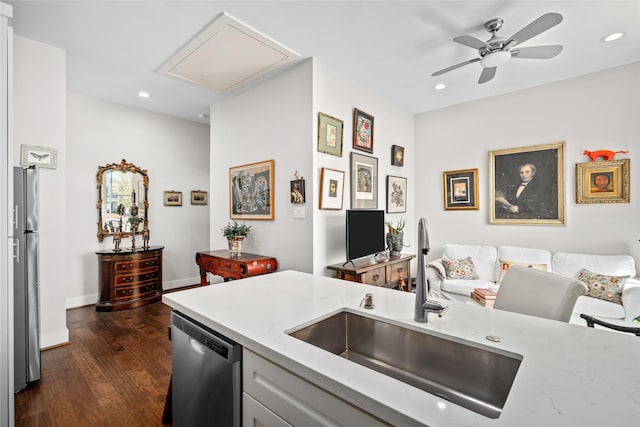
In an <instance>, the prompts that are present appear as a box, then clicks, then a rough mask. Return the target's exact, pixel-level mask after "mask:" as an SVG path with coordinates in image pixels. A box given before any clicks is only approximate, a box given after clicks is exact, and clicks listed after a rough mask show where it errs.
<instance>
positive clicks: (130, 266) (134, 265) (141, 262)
mask: <svg viewBox="0 0 640 427" xmlns="http://www.w3.org/2000/svg"><path fill="white" fill-rule="evenodd" d="M150 267H158V258H157V257H153V258H146V259H137V260H131V261H118V262H116V263H115V267H114V268H115V270H116V271H132V270H140V269H143V268H150Z"/></svg>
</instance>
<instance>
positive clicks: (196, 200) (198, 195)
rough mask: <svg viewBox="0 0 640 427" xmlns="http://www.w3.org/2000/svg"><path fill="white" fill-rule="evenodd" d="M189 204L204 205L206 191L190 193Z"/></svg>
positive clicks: (205, 202)
mask: <svg viewBox="0 0 640 427" xmlns="http://www.w3.org/2000/svg"><path fill="white" fill-rule="evenodd" d="M191 204H192V205H206V204H207V192H206V191H200V190H196V191H192V192H191Z"/></svg>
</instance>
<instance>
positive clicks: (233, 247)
mask: <svg viewBox="0 0 640 427" xmlns="http://www.w3.org/2000/svg"><path fill="white" fill-rule="evenodd" d="M220 230H221V231H222V235H223V236H224V237H226V238H227V243H228V244H229V252H231V254H236V255H238V254H240V252H242V242H243V241H244V239H245V237H247V236H248V235H249V232H250V231H251V226H250V225H247V224H245V223H242V224H240V223H239V222H238V221H233V222H229V223H228V224H227V225H225V226H224V227H222V228H221V229H220Z"/></svg>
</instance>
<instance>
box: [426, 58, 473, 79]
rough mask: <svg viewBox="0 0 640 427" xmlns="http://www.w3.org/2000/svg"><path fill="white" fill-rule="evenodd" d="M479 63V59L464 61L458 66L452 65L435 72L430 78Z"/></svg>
mask: <svg viewBox="0 0 640 427" xmlns="http://www.w3.org/2000/svg"><path fill="white" fill-rule="evenodd" d="M479 61H480V58H473V59H470V60H468V61H464V62H461V63H459V64H456V65H452V66H451V67H447V68H445V69H443V70H440V71H436V72H435V73H433V74H431V76H433V77H435V76H439V75H441V74H444V73H448V72H449V71H453V70H455V69H456V68H460V67H464V66H465V65H467V64H473V63H474V62H479Z"/></svg>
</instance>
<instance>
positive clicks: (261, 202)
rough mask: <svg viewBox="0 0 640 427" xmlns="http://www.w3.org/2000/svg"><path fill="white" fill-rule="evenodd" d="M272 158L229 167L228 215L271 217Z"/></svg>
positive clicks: (232, 216)
mask: <svg viewBox="0 0 640 427" xmlns="http://www.w3.org/2000/svg"><path fill="white" fill-rule="evenodd" d="M274 168H275V163H274V161H273V160H265V161H262V162H256V163H250V164H247V165H240V166H234V167H230V168H229V217H230V218H231V219H243V220H244V219H273V218H274V216H275V213H274V204H273V200H274V194H273V190H274V188H273V182H274V175H273V174H274Z"/></svg>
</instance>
